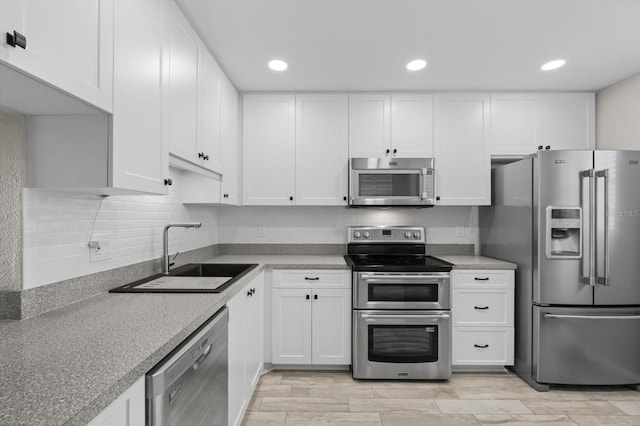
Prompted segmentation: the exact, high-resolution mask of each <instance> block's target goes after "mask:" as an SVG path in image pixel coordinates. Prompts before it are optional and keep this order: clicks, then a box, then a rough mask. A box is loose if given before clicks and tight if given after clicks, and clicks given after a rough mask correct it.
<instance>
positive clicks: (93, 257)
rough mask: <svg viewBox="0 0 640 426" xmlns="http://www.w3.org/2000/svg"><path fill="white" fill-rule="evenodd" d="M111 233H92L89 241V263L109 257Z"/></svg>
mask: <svg viewBox="0 0 640 426" xmlns="http://www.w3.org/2000/svg"><path fill="white" fill-rule="evenodd" d="M111 237H112V236H111V233H110V232H103V233H100V234H93V236H92V237H91V241H89V244H88V246H89V255H90V261H91V263H95V262H102V261H105V260H109V259H111Z"/></svg>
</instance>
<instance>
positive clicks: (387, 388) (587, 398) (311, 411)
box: [243, 370, 640, 426]
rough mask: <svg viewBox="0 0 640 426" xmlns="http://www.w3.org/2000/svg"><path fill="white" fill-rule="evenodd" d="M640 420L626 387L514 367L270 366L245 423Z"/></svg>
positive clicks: (586, 423)
mask: <svg viewBox="0 0 640 426" xmlns="http://www.w3.org/2000/svg"><path fill="white" fill-rule="evenodd" d="M478 424H480V425H519V426H524V425H545V426H548V425H564V426H568V425H583V426H600V425H606V426H614V425H640V392H637V391H635V390H633V389H630V388H626V387H613V388H612V387H590V388H573V387H572V388H553V389H552V390H551V391H549V392H536V391H535V390H533V389H532V388H531V387H530V386H529V385H528V384H526V383H525V382H524V381H522V380H521V379H520V378H519V377H518V376H516V375H514V374H512V373H504V374H480V373H464V374H463V373H455V374H454V375H453V377H452V379H451V380H450V381H448V382H398V381H355V380H353V379H352V378H351V373H350V372H347V371H344V372H343V371H340V372H336V371H288V370H287V371H271V372H269V373H267V374H265V375H263V376H262V378H261V380H260V383H259V384H258V387H257V389H256V392H255V393H254V396H253V399H252V401H251V403H250V406H249V409H248V410H247V414H246V416H245V418H244V421H243V425H246V426H254V425H261V426H270V425H281V426H282V425H286V426H292V425H304V426H307V425H384V426H413V425H431V426H437V425H443V426H449V425H478Z"/></svg>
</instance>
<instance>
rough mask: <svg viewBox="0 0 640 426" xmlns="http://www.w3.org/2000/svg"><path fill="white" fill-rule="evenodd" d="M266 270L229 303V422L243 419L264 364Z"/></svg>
mask: <svg viewBox="0 0 640 426" xmlns="http://www.w3.org/2000/svg"><path fill="white" fill-rule="evenodd" d="M263 291H264V273H261V274H260V275H258V276H257V277H256V278H254V279H253V280H252V281H251V282H250V283H249V284H247V285H246V286H245V287H244V288H243V289H242V290H240V293H238V294H237V295H235V296H234V297H233V298H232V299H231V300H230V301H229V302H228V303H227V307H228V308H229V424H230V425H239V424H240V423H242V417H243V416H244V413H245V411H246V410H247V406H248V405H249V402H250V401H251V395H252V394H253V391H254V390H255V387H256V385H257V383H258V379H259V378H260V373H261V372H262V368H263V361H264V360H263V352H264V349H263V345H264V318H263V316H264V313H263V312H264V306H263V305H264V292H263Z"/></svg>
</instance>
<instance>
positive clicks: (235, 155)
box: [220, 78, 242, 206]
mask: <svg viewBox="0 0 640 426" xmlns="http://www.w3.org/2000/svg"><path fill="white" fill-rule="evenodd" d="M239 115H240V113H239V111H238V92H236V89H235V88H234V87H233V85H232V84H231V83H230V82H229V81H227V79H224V78H223V79H222V96H221V105H220V143H221V151H222V152H221V158H222V165H221V170H222V182H221V186H222V188H221V192H222V197H221V199H220V202H221V203H222V204H231V205H236V206H237V205H240V204H241V202H242V198H241V197H240V176H241V172H242V170H241V165H240V159H241V158H242V145H241V144H240V140H239V137H238V135H239V134H240V132H239V129H238V125H239V120H238V116H239Z"/></svg>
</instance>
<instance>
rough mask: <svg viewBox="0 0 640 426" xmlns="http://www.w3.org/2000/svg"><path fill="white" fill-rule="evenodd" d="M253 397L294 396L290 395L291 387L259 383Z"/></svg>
mask: <svg viewBox="0 0 640 426" xmlns="http://www.w3.org/2000/svg"><path fill="white" fill-rule="evenodd" d="M254 395H255V396H256V397H259V398H262V397H264V396H290V395H291V396H295V395H292V394H291V385H270V384H264V383H262V382H260V384H259V385H258V387H257V389H256V391H255V393H254Z"/></svg>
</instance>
